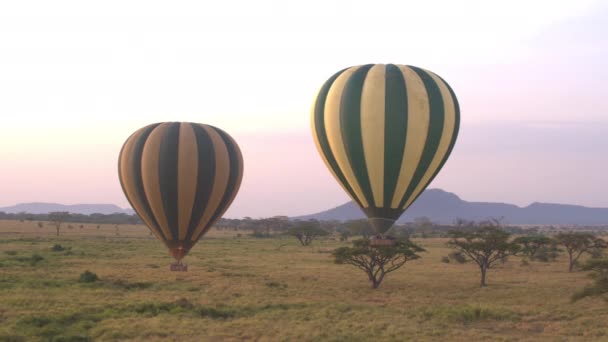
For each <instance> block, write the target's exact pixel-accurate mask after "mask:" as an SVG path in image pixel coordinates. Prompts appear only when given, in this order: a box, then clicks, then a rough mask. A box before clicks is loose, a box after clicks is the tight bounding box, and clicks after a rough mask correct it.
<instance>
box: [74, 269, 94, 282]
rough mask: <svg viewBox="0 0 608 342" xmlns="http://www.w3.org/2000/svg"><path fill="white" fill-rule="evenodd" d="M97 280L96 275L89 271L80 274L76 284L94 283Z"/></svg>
mask: <svg viewBox="0 0 608 342" xmlns="http://www.w3.org/2000/svg"><path fill="white" fill-rule="evenodd" d="M97 280H99V277H97V274H95V273H93V272H91V271H88V270H87V271H84V272H83V273H81V274H80V278H78V282H81V283H94V282H96V281H97Z"/></svg>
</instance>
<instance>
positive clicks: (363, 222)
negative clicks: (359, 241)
mask: <svg viewBox="0 0 608 342" xmlns="http://www.w3.org/2000/svg"><path fill="white" fill-rule="evenodd" d="M343 227H346V229H348V231H349V233H350V235H351V236H363V237H364V238H366V239H367V238H369V237H370V236H372V235H374V229H373V228H372V226H371V225H370V224H369V221H368V220H367V219H360V220H350V221H346V222H345V223H344V224H343Z"/></svg>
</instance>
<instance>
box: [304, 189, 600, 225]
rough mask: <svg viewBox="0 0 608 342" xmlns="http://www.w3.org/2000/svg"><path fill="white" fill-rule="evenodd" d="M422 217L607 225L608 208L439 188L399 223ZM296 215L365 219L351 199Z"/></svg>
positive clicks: (426, 193) (442, 220) (444, 221)
mask: <svg viewBox="0 0 608 342" xmlns="http://www.w3.org/2000/svg"><path fill="white" fill-rule="evenodd" d="M422 216H426V217H428V218H430V219H431V221H433V222H436V223H442V224H449V223H453V222H454V220H455V219H456V218H463V219H467V220H475V221H479V220H484V219H488V218H491V217H495V218H500V217H504V221H505V223H508V224H581V225H604V224H608V208H589V207H583V206H578V205H568V204H552V203H538V202H535V203H532V204H530V205H529V206H527V207H523V208H522V207H518V206H516V205H513V204H507V203H491V202H467V201H463V200H462V199H460V198H459V197H458V196H457V195H455V194H453V193H451V192H446V191H443V190H440V189H428V190H425V191H424V192H423V193H422V195H420V197H419V198H418V199H417V200H416V201H415V202H414V204H413V205H412V206H411V207H409V208H408V209H407V210H406V212H405V213H404V215H402V216H401V218H400V219H399V220H398V222H400V223H404V222H411V221H413V220H414V219H415V218H417V217H422ZM297 218H298V219H310V218H314V219H318V220H340V221H345V220H354V219H360V218H365V215H364V214H363V212H362V211H361V210H360V209H359V207H358V206H357V205H355V204H354V203H353V202H348V203H345V204H343V205H341V206H338V207H336V208H333V209H329V210H326V211H322V212H320V213H316V214H311V215H305V216H301V217H297Z"/></svg>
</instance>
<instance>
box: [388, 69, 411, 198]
mask: <svg viewBox="0 0 608 342" xmlns="http://www.w3.org/2000/svg"><path fill="white" fill-rule="evenodd" d="M384 81H385V82H386V85H385V89H386V91H385V93H384V97H385V99H384V101H385V105H384V116H385V120H384V127H383V128H384V132H385V134H384V146H385V147H384V201H383V206H390V205H391V204H392V202H393V197H394V196H395V193H396V190H397V184H398V183H397V180H398V178H399V173H400V171H401V169H402V167H401V164H402V162H403V154H404V151H405V139H406V132H407V129H408V125H407V119H408V115H409V113H408V96H407V89H406V84H405V79H404V78H403V74H402V73H401V70H399V68H398V67H397V66H395V65H393V64H389V65H387V66H386V77H385V80H384Z"/></svg>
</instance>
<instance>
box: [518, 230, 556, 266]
mask: <svg viewBox="0 0 608 342" xmlns="http://www.w3.org/2000/svg"><path fill="white" fill-rule="evenodd" d="M513 242H514V243H517V244H519V245H520V248H521V253H522V254H523V255H525V256H527V257H529V258H530V259H532V260H541V261H550V260H554V259H555V258H556V257H557V255H558V252H559V249H558V248H557V246H556V243H555V241H553V240H552V239H551V238H550V237H548V236H545V235H541V234H534V235H526V236H520V237H518V238H516V239H515V240H513Z"/></svg>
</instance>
